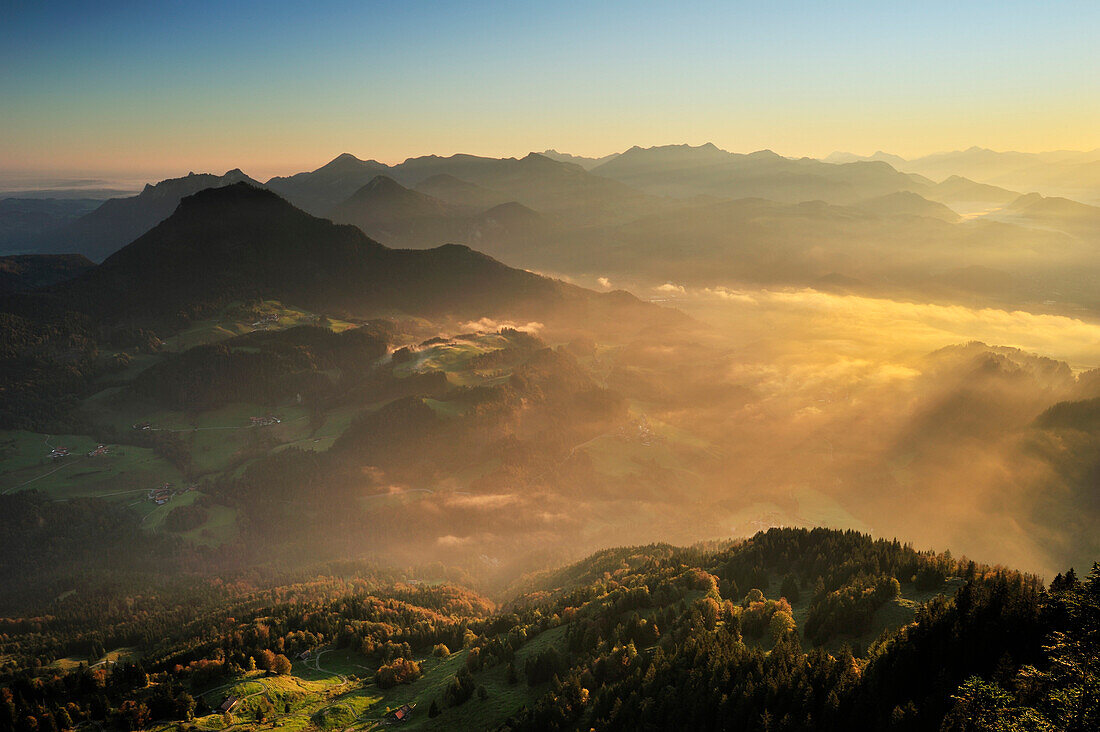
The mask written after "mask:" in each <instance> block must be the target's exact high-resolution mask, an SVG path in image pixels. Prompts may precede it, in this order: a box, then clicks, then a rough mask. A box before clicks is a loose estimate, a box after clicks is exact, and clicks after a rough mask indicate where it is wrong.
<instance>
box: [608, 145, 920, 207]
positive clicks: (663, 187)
mask: <svg viewBox="0 0 1100 732" xmlns="http://www.w3.org/2000/svg"><path fill="white" fill-rule="evenodd" d="M592 172H593V173H594V174H595V175H598V176H603V177H606V178H612V179H614V180H617V181H620V182H622V183H625V184H627V185H630V186H633V187H635V188H638V189H639V190H642V191H645V192H647V193H651V194H654V195H662V196H673V197H677V198H690V197H693V196H699V195H705V196H719V197H723V198H750V197H758V198H767V199H770V200H775V201H781V202H786V203H798V202H801V201H811V200H822V201H827V202H830V203H853V202H855V201H858V200H861V199H865V198H871V197H874V196H882V195H885V194H887V193H894V192H897V191H915V192H918V193H919V192H921V191H922V190H924V189H926V188H927V186H928V185H929V184H930V181H925V180H922V179H920V178H917V177H914V176H910V175H906V174H904V173H899V172H898V171H897V170H894V169H893V168H892V167H890V165H888V164H887V163H884V162H881V161H861V162H853V163H845V164H831V163H825V162H822V161H820V160H813V159H810V158H802V159H799V160H793V159H790V158H785V157H782V156H780V155H777V154H776V153H774V152H772V151H770V150H761V151H758V152H755V153H750V154H748V155H742V154H735V153H731V152H727V151H725V150H721V149H719V148H718V147H716V146H714V145H713V144H710V143H708V144H706V145H700V146H698V147H691V146H689V145H665V146H661V147H651V148H646V149H643V148H640V147H633V148H631V149H629V150H627V151H626V152H624V153H623V154H622V155H620V156H619V157H617V158H615V159H614V160H611V161H609V162H607V163H604V164H603V165H600V166H597V167H596V168H593V170H592Z"/></svg>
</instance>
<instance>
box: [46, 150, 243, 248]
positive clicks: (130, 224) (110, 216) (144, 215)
mask: <svg viewBox="0 0 1100 732" xmlns="http://www.w3.org/2000/svg"><path fill="white" fill-rule="evenodd" d="M241 182H244V183H250V184H253V185H257V186H258V185H260V184H259V183H257V182H256V181H254V180H252V179H251V178H249V177H248V176H247V175H245V174H244V173H242V172H241V171H240V170H238V169H234V170H230V171H229V172H227V173H226V174H225V175H211V174H209V173H201V174H195V173H189V174H188V175H187V176H185V177H183V178H170V179H168V180H163V181H161V182H160V183H157V184H156V185H147V186H145V189H144V190H143V191H142V192H141V193H139V194H138V195H136V196H131V197H129V198H112V199H110V200H108V201H104V202H103V204H102V205H101V206H99V207H98V208H96V209H95V210H94V211H92V212H91V213H89V214H86V215H85V216H82V217H81V218H79V219H77V220H75V221H73V222H71V223H70V224H68V225H66V226H64V227H62V228H60V229H59V230H57V231H56V232H54V233H53V234H51V235H49V236H48V237H46V238H45V239H44V240H42V241H41V242H40V244H39V246H38V251H41V252H44V253H47V252H50V253H52V252H57V253H70V252H72V253H77V254H83V255H84V256H86V257H88V258H89V259H91V260H93V261H96V262H99V261H102V260H103V259H104V258H106V257H107V256H109V255H110V254H111V253H113V252H115V251H117V250H118V249H120V248H121V247H123V246H125V245H126V244H129V243H130V242H132V241H133V240H134V239H136V238H137V237H139V236H141V235H142V234H144V233H145V232H146V231H148V230H149V229H151V228H152V227H154V226H156V225H157V224H158V223H160V222H161V221H163V220H164V219H166V218H167V217H168V216H169V215H170V214H171V213H172V212H173V211H174V210H175V209H176V206H178V205H179V202H180V200H181V199H182V198H184V197H185V196H190V195H191V194H194V193H198V192H199V191H201V190H203V189H206V188H217V187H221V186H227V185H232V184H234V183H241Z"/></svg>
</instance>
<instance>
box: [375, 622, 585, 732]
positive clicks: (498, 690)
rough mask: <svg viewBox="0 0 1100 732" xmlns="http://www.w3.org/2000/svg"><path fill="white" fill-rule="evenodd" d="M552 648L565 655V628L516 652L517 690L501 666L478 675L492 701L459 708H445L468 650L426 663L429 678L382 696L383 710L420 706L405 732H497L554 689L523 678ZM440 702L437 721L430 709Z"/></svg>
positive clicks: (472, 701)
mask: <svg viewBox="0 0 1100 732" xmlns="http://www.w3.org/2000/svg"><path fill="white" fill-rule="evenodd" d="M551 645H555V646H557V647H558V648H559V649H562V650H564V649H565V628H564V627H560V628H553V629H551V630H548V631H546V632H544V633H540V634H539V635H538V636H536V637H535V638H532V639H531V640H530V641H529V642H527V643H525V644H524V645H523V647H522V648H520V649H519V650H518V651H517V652H516V659H515V662H514V663H515V667H516V669H517V671H518V672H519V673H520V674H521V677H520V680H519V681H518V682H517V683H516V684H514V685H513V684H509V683H508V681H507V678H506V675H507V672H506V665H505V664H500V665H497V666H494V667H493V668H490V669H484V670H482V671H480V672H478V673H475V674H474V680H475V681H476V682H477V684H478V685H479V686H484V687H485V690H486V691H487V692H488V697H487V698H486V699H484V700H482V699H479V698H478V696H477V694H474V696H473V697H471V698H470V699H469V700H467V701H466V703H465V704H462V705H460V706H457V707H451V708H444V707H443V692H444V690H445V689H446V688H447V687H448V686H449V685H450V683H451V681H452V679H453V678H454V675H455V674H456V673H458V671H459V670H460V669H462V668H463V667H464V666H465V664H466V655H467V652H466V651H465V650H460V651H457V652H455V653H452V654H451V655H450V656H448V657H447V658H445V659H442V660H440V659H436V658H431V659H427V660H425V661H424V663H423V665H422V669H424V677H423V678H421V679H419V680H418V681H416V682H414V683H412V684H409V685H407V686H398V687H396V688H393V689H388V690H386V691H385V692H383V693H382V701H381V702H380V704H379V705H378V707H377V708H378V709H379V710H380V711H382V712H385V710H386V709H396V708H398V707H400V706H401V705H403V704H415V705H416V707H415V709H414V710H413V714H412V716H411V717H410V718H409V721H408V722H406V723H404V724H402V725H401V729H409V730H448V729H492V728H493V727H495V726H497V725H498V724H500V722H502V721H504V720H505V719H507V718H508V717H509V716H511V715H512V714H513V713H515V712H516V711H517V710H518V709H519V708H520V707H521V706H523V705H524V704H530V703H533V702H534V700H535V699H536V698H538V696H539V695H541V694H542V693H544V692H545V691H546V689H547V688H548V687H549V683H547V684H542V685H540V686H536V687H533V688H532V687H529V686H527V682H526V681H524V680H523V678H522V669H523V664H524V663H525V662H526V661H527V659H528V658H529V657H530V656H531V655H533V654H536V653H539V652H541V651H542V650H544V649H546V648H549V647H550V646H551ZM435 700H438V702H439V706H440V709H441V710H442V713H441V714H440V715H439V716H438V717H436V718H435V719H432V718H430V717H428V709H429V708H430V707H431V705H432V702H433V701H435Z"/></svg>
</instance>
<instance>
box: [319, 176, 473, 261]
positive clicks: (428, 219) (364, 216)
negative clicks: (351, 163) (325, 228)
mask: <svg viewBox="0 0 1100 732" xmlns="http://www.w3.org/2000/svg"><path fill="white" fill-rule="evenodd" d="M328 218H330V219H332V220H333V221H335V222H336V223H338V224H351V225H353V226H358V227H359V228H360V229H362V230H363V231H364V232H365V233H366V234H367V235H368V236H371V237H372V238H374V239H376V240H378V241H380V242H382V243H384V244H388V245H392V246H418V247H419V246H434V245H438V244H442V243H444V242H449V241H458V240H459V239H457V238H456V235H459V234H460V232H461V230H462V225H463V223H464V219H465V213H464V211H463V210H462V209H459V208H457V207H455V206H452V205H451V204H447V203H444V202H443V201H440V200H439V199H438V198H433V197H432V196H429V195H426V194H424V193H420V192H419V191H414V190H410V189H408V188H406V187H404V186H403V185H401V184H400V183H398V182H397V181H395V180H394V179H393V178H390V177H389V176H385V175H378V176H375V177H374V178H373V179H372V180H371V182H370V183H367V184H366V185H365V186H363V187H362V188H360V189H359V190H357V191H356V192H355V193H353V194H352V195H351V197H350V198H348V199H347V200H346V201H344V202H343V203H340V204H338V205H337V206H336V207H335V208H334V209H332V212H331V213H330V214H329V216H328Z"/></svg>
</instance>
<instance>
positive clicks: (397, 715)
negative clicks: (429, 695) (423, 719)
mask: <svg viewBox="0 0 1100 732" xmlns="http://www.w3.org/2000/svg"><path fill="white" fill-rule="evenodd" d="M414 706H416V705H415V704H403V705H401V706H400V707H398V708H397V709H394V710H393V711H392V712H390V713H389V714H387V715H386V717H388V718H389V719H390V721H392V722H407V721H409V715H410V714H412V710H413V707H414Z"/></svg>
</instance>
